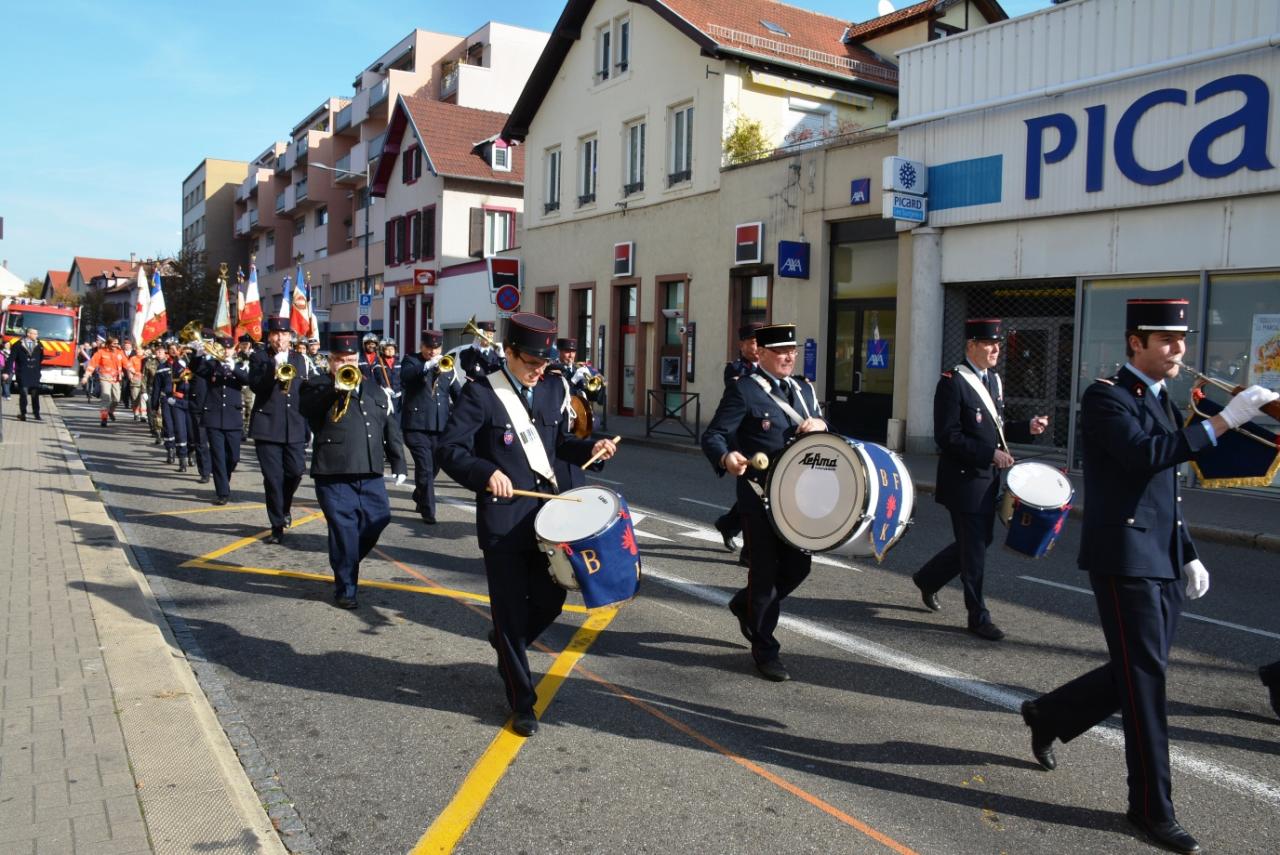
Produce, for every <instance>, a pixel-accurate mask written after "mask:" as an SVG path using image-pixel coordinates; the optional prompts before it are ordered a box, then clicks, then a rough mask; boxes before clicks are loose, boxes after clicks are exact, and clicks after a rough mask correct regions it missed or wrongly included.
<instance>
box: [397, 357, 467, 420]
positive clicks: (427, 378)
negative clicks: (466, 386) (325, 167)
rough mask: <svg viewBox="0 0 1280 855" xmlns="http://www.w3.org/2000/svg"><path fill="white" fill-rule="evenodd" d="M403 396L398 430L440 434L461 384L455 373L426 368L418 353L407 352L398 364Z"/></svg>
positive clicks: (456, 398) (437, 368)
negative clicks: (443, 372)
mask: <svg viewBox="0 0 1280 855" xmlns="http://www.w3.org/2000/svg"><path fill="white" fill-rule="evenodd" d="M398 370H399V372H400V382H401V384H402V386H403V388H404V397H403V398H401V399H400V400H401V402H400V427H401V428H402V429H403V430H425V431H431V432H432V433H440V432H442V431H443V430H444V428H445V425H446V424H448V422H449V411H450V409H451V407H452V404H453V402H454V401H456V400H458V394H459V392H460V390H461V388H462V387H461V384H460V382H458V381H457V376H458V375H457V374H456V373H454V372H453V371H450V372H449V373H448V374H442V373H441V372H440V369H439V367H434V366H433V367H431V368H427V367H426V360H425V359H423V358H422V355H421V354H418V353H411V354H409V355H408V356H406V357H405V358H404V361H402V362H401V363H400V367H399V369H398Z"/></svg>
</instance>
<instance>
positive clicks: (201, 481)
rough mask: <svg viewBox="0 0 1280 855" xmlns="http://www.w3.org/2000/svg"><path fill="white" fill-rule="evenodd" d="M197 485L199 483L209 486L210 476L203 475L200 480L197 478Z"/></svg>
mask: <svg viewBox="0 0 1280 855" xmlns="http://www.w3.org/2000/svg"><path fill="white" fill-rule="evenodd" d="M196 483H197V484H208V483H209V476H208V475H201V476H200V477H199V478H197V479H196Z"/></svg>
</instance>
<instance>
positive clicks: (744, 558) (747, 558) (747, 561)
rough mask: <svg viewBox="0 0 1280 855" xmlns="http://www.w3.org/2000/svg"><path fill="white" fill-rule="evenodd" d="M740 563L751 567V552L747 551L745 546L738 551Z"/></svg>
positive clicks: (742, 565)
mask: <svg viewBox="0 0 1280 855" xmlns="http://www.w3.org/2000/svg"><path fill="white" fill-rule="evenodd" d="M738 565H739V566H741V567H747V568H750V567H751V553H750V552H748V551H747V548H746V547H745V546H744V547H742V551H741V552H739V553H738Z"/></svg>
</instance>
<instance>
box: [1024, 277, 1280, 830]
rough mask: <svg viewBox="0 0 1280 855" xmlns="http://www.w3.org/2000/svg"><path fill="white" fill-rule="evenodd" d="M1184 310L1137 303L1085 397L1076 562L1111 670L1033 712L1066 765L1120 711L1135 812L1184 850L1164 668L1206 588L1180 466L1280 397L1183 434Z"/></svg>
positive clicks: (1028, 713)
mask: <svg viewBox="0 0 1280 855" xmlns="http://www.w3.org/2000/svg"><path fill="white" fill-rule="evenodd" d="M1187 310H1188V304H1187V301H1186V300H1151V299H1142V300H1130V301H1129V303H1128V306H1127V307H1126V321H1125V330H1126V332H1125V341H1126V345H1125V351H1126V355H1127V356H1128V358H1129V361H1128V363H1126V365H1125V366H1124V368H1123V369H1121V370H1120V372H1119V373H1118V374H1116V375H1114V376H1112V377H1109V378H1107V379H1105V380H1098V381H1096V382H1094V383H1093V384H1092V385H1090V386H1089V388H1088V389H1087V390H1086V391H1085V393H1084V397H1083V399H1082V400H1081V405H1080V406H1081V409H1080V424H1081V431H1082V432H1081V438H1082V441H1083V447H1084V492H1085V503H1084V526H1083V531H1082V534H1081V539H1080V555H1079V558H1078V561H1077V563H1078V565H1079V567H1080V569H1082V570H1085V571H1087V572H1088V573H1089V584H1090V585H1091V586H1092V588H1093V595H1094V599H1095V600H1096V601H1097V606H1098V618H1099V623H1101V624H1102V634H1103V636H1104V637H1105V638H1106V642H1107V651H1108V653H1109V654H1110V659H1111V661H1110V662H1108V663H1107V664H1105V665H1102V666H1101V667H1099V668H1095V669H1094V670H1092V671H1090V672H1088V673H1087V674H1084V675H1082V676H1080V677H1077V678H1076V679H1075V680H1072V681H1071V682H1069V683H1066V684H1065V685H1063V686H1060V687H1059V688H1057V689H1055V690H1053V691H1052V692H1050V693H1048V694H1047V695H1042V696H1041V697H1039V698H1036V699H1035V700H1034V701H1027V702H1025V703H1024V704H1023V705H1022V718H1023V721H1024V722H1026V724H1027V726H1028V727H1030V728H1031V750H1032V754H1033V755H1034V756H1035V758H1036V760H1037V761H1038V762H1039V763H1040V765H1041V766H1043V767H1044V768H1045V769H1053V768H1055V766H1056V765H1057V760H1056V757H1055V756H1054V751H1053V741H1054V740H1055V739H1061V740H1062V741H1063V742H1070V741H1071V740H1072V739H1074V738H1075V737H1077V736H1079V735H1080V734H1082V733H1084V732H1085V731H1087V730H1089V729H1090V728H1091V727H1093V726H1094V725H1096V724H1100V723H1101V722H1102V721H1104V720H1105V719H1107V718H1108V717H1109V716H1111V715H1112V714H1113V713H1114V712H1115V711H1116V710H1117V709H1118V710H1120V714H1121V718H1122V720H1123V722H1124V749H1125V763H1126V765H1127V767H1128V773H1129V774H1128V792H1129V805H1128V812H1127V814H1126V816H1127V817H1128V819H1129V821H1130V822H1132V823H1133V824H1134V825H1136V826H1137V827H1138V828H1139V829H1141V830H1142V831H1144V832H1145V833H1146V834H1147V835H1148V836H1149V837H1150V838H1151V839H1152V840H1154V841H1155V842H1156V843H1159V844H1160V845H1162V846H1165V847H1167V848H1169V849H1172V850H1173V851H1175V852H1199V851H1200V846H1199V844H1198V843H1196V840H1195V838H1193V837H1192V836H1191V835H1190V834H1189V833H1187V831H1186V830H1185V829H1184V828H1183V827H1182V826H1181V825H1180V824H1179V823H1178V821H1177V819H1176V818H1175V816H1174V810H1173V800H1172V797H1171V787H1170V773H1169V728H1168V720H1167V710H1166V693H1165V671H1166V669H1167V667H1168V661H1169V649H1170V647H1171V646H1172V644H1173V635H1174V631H1175V630H1176V629H1177V626H1178V617H1179V615H1180V614H1181V612H1182V607H1183V603H1184V601H1185V600H1186V599H1187V598H1190V599H1196V598H1197V597H1200V596H1202V595H1203V594H1204V593H1205V592H1206V591H1208V589H1209V573H1208V571H1207V570H1206V569H1205V567H1204V565H1203V564H1202V563H1201V562H1200V559H1199V558H1198V557H1197V555H1196V548H1195V544H1194V543H1192V541H1191V534H1190V532H1188V531H1187V526H1186V525H1185V524H1184V520H1183V518H1182V509H1181V505H1180V504H1179V502H1180V501H1181V497H1180V496H1179V495H1178V492H1179V488H1178V478H1177V467H1178V464H1180V463H1184V462H1186V461H1188V460H1191V459H1193V458H1194V457H1195V456H1196V455H1197V453H1198V452H1200V451H1201V450H1203V449H1204V448H1206V447H1207V446H1209V445H1210V444H1216V443H1217V437H1219V436H1221V435H1222V434H1224V433H1225V432H1226V431H1228V430H1230V429H1231V428H1235V427H1239V426H1240V425H1242V424H1244V423H1245V422H1248V421H1250V420H1252V419H1254V418H1256V417H1257V416H1258V413H1259V410H1260V409H1261V407H1263V406H1265V405H1266V404H1267V403H1269V402H1271V401H1274V400H1276V398H1277V395H1276V393H1275V392H1271V391H1269V390H1267V389H1264V388H1262V387H1261V386H1252V387H1250V388H1249V389H1246V390H1245V391H1244V392H1242V393H1241V394H1239V395H1236V396H1235V397H1234V398H1232V399H1231V402H1230V403H1228V404H1227V406H1226V407H1225V408H1224V409H1223V410H1222V412H1221V413H1219V414H1218V415H1216V416H1214V417H1213V418H1211V419H1208V420H1207V421H1205V422H1202V423H1199V424H1193V425H1189V426H1187V427H1181V426H1180V422H1179V420H1178V417H1177V413H1176V412H1175V411H1174V409H1173V407H1172V406H1171V404H1170V402H1169V397H1168V393H1167V392H1166V390H1165V386H1166V384H1167V381H1169V380H1170V379H1172V378H1174V377H1176V376H1177V375H1178V371H1179V365H1180V361H1181V358H1182V356H1183V354H1184V353H1185V352H1186V335H1187V332H1188V328H1187ZM1184 579H1185V581H1184Z"/></svg>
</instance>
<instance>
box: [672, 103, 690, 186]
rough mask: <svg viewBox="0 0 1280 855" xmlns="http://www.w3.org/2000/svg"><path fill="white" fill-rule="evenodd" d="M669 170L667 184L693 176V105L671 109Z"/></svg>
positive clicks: (686, 179) (677, 182)
mask: <svg viewBox="0 0 1280 855" xmlns="http://www.w3.org/2000/svg"><path fill="white" fill-rule="evenodd" d="M669 124H670V127H671V151H670V158H669V159H670V163H671V172H670V173H668V174H667V186H668V187H671V186H673V185H676V184H679V183H680V182H682V181H689V180H690V179H692V178H693V105H692V104H686V105H684V106H681V107H676V108H675V109H673V110H672V111H671V121H670V123H669Z"/></svg>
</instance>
